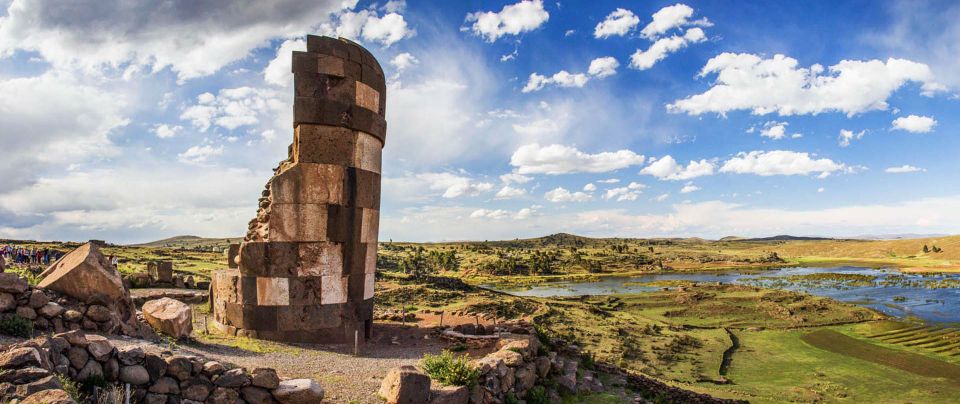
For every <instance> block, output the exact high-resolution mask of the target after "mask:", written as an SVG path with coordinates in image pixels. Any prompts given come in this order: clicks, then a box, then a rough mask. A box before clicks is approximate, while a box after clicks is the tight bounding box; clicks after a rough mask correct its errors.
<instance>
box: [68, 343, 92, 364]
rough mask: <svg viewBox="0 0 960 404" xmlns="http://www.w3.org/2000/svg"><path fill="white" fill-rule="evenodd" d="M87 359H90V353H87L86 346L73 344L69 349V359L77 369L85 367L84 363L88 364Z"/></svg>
mask: <svg viewBox="0 0 960 404" xmlns="http://www.w3.org/2000/svg"><path fill="white" fill-rule="evenodd" d="M87 359H90V354H89V353H87V349H86V348H81V347H78V346H72V347H70V349H68V350H67V360H69V361H70V364H71V365H73V367H74V368H76V369H83V365H86V364H87Z"/></svg>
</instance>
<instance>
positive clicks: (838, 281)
mask: <svg viewBox="0 0 960 404" xmlns="http://www.w3.org/2000/svg"><path fill="white" fill-rule="evenodd" d="M670 281H691V282H705V283H716V282H722V283H736V284H746V285H752V286H763V287H772V288H780V289H788V290H795V291H802V292H807V293H811V294H815V295H819V296H828V297H832V298H834V299H837V300H841V301H845V302H850V303H855V304H859V305H862V306H866V307H870V308H872V309H875V310H878V311H881V312H884V313H887V314H890V315H893V316H898V317H908V316H912V317H917V318H920V319H923V320H926V321H929V322H936V323H960V274H908V273H901V272H899V271H896V270H888V269H879V270H878V269H871V268H860V267H837V268H814V267H797V268H784V269H779V270H767V271H751V272H694V273H659V274H650V275H640V276H630V277H604V278H601V279H600V280H598V281H592V282H568V281H561V282H548V283H542V284H538V285H535V286H532V287H530V288H528V289H523V290H513V289H503V288H500V285H486V286H487V287H489V288H492V289H498V290H501V291H504V292H507V293H511V294H514V295H518V296H538V297H553V296H579V295H608V294H621V293H638V292H651V291H656V290H660V289H661V286H662V285H663V284H664V283H669V282H670ZM651 282H653V283H654V284H653V285H651Z"/></svg>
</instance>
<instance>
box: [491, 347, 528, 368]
mask: <svg viewBox="0 0 960 404" xmlns="http://www.w3.org/2000/svg"><path fill="white" fill-rule="evenodd" d="M487 358H495V359H499V360H502V361H503V363H504V364H505V365H507V366H517V365H519V364H521V363H523V355H521V354H519V353H517V352H514V351H511V350H509V349H501V350H499V351H497V352H494V353H492V354H490V355H488V356H487Z"/></svg>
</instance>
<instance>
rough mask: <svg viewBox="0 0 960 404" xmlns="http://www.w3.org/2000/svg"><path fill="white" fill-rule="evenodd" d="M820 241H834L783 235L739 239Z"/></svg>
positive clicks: (827, 238) (823, 238)
mask: <svg viewBox="0 0 960 404" xmlns="http://www.w3.org/2000/svg"><path fill="white" fill-rule="evenodd" d="M725 238H726V237H725ZM818 240H819V241H822V240H833V239H832V238H829V237H802V236H790V235H786V234H781V235H778V236H772V237H756V238H744V239H739V241H818Z"/></svg>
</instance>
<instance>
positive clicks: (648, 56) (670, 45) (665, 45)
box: [630, 27, 707, 70]
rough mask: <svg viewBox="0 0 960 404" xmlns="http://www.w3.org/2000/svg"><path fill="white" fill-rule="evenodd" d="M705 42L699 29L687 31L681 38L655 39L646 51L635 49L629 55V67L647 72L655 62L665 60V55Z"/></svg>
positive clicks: (676, 36) (678, 36)
mask: <svg viewBox="0 0 960 404" xmlns="http://www.w3.org/2000/svg"><path fill="white" fill-rule="evenodd" d="M706 40H707V35H706V34H705V33H704V32H703V30H702V29H700V28H699V27H693V28H690V29H688V30H687V32H686V33H684V34H683V35H682V36H680V35H673V36H670V37H666V38H660V39H657V41H656V42H654V43H653V45H650V48H648V49H647V50H645V51H644V50H640V49H637V51H636V52H634V53H633V55H630V67H631V68H634V69H637V70H647V69H649V68H651V67H653V65H655V64H657V62H659V61H661V60H663V59H666V58H667V55H669V54H671V53H673V52H676V51H678V50H680V49H683V48H685V47H687V46H688V45H690V44H694V43H698V42H703V41H706Z"/></svg>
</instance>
